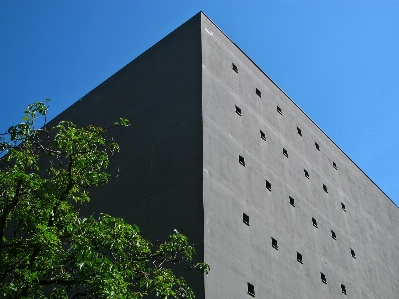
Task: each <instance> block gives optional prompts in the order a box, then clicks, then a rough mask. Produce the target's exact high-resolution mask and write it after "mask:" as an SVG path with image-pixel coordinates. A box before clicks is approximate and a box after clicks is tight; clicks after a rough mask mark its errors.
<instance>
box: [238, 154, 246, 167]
mask: <svg viewBox="0 0 399 299" xmlns="http://www.w3.org/2000/svg"><path fill="white" fill-rule="evenodd" d="M238 162H240V164H241V165H242V166H244V167H245V159H244V157H243V156H240V155H239V156H238Z"/></svg>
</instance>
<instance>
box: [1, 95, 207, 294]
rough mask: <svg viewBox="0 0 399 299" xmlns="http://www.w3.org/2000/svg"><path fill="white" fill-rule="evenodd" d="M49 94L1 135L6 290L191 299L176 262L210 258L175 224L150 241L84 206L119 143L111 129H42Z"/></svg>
mask: <svg viewBox="0 0 399 299" xmlns="http://www.w3.org/2000/svg"><path fill="white" fill-rule="evenodd" d="M46 102H47V101H46ZM46 102H45V103H41V102H40V103H34V104H31V105H29V106H28V108H27V109H26V111H25V115H24V117H23V119H22V123H20V124H18V125H15V126H12V127H10V128H9V129H8V131H7V132H6V133H5V134H2V135H0V157H1V156H2V158H0V159H1V161H0V234H1V235H0V297H2V298H97V299H100V298H143V297H145V296H146V295H148V294H149V293H150V292H155V293H156V294H157V295H158V296H160V297H163V298H181V297H187V298H193V297H194V294H193V292H192V290H191V289H190V288H189V287H188V286H187V284H186V282H185V280H184V279H183V278H179V277H176V276H175V274H174V273H173V272H172V270H171V268H170V267H171V265H172V264H178V265H180V266H182V267H184V268H186V269H191V270H196V271H199V272H200V273H207V272H208V270H209V266H208V265H207V264H204V263H197V264H194V263H193V262H192V258H193V254H194V248H193V247H192V246H190V245H189V244H188V240H187V238H186V237H185V236H184V235H182V234H181V233H179V232H177V231H174V232H173V233H172V234H171V235H170V236H169V238H168V239H167V240H166V241H165V242H163V243H160V244H158V245H157V246H153V245H152V244H151V243H150V242H148V241H147V240H145V239H144V238H143V237H142V236H141V235H140V230H139V228H138V227H137V226H135V225H130V224H128V223H126V222H125V221H124V220H122V219H119V218H115V217H112V216H110V215H107V214H101V215H100V216H99V217H94V216H91V217H88V218H84V217H82V216H81V215H80V212H79V211H80V210H79V208H80V206H81V205H82V204H85V203H87V202H89V201H90V197H89V194H88V192H87V188H89V187H94V186H98V185H103V184H106V183H107V182H108V180H109V179H110V174H109V173H107V172H106V168H107V166H108V163H109V155H112V154H115V153H117V152H118V151H119V147H118V144H117V143H116V142H115V141H114V140H112V138H111V139H110V138H108V137H107V136H106V134H105V133H106V132H107V131H109V130H110V129H112V128H100V127H96V126H92V125H91V126H88V127H87V128H78V127H77V126H76V125H74V124H73V123H72V122H69V121H61V122H60V123H59V124H57V125H55V126H54V127H53V128H51V129H48V128H47V126H46V124H45V125H44V126H43V127H41V128H35V122H36V120H37V118H38V117H42V116H45V115H46V114H47V110H48V106H47V104H46ZM127 125H128V121H127V120H126V119H120V120H119V121H118V122H116V123H115V124H114V126H113V127H117V126H127ZM39 160H40V163H39ZM43 165H47V166H45V167H43ZM39 167H40V169H39ZM43 168H44V169H43Z"/></svg>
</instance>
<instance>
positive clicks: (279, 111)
mask: <svg viewBox="0 0 399 299" xmlns="http://www.w3.org/2000/svg"><path fill="white" fill-rule="evenodd" d="M277 112H278V113H280V114H281V115H283V111H281V108H280V107H279V106H277Z"/></svg>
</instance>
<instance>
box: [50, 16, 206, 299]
mask: <svg viewBox="0 0 399 299" xmlns="http://www.w3.org/2000/svg"><path fill="white" fill-rule="evenodd" d="M200 32H201V26H200V15H199V14H198V15H196V16H194V17H193V18H192V19H190V20H189V21H187V22H186V23H185V24H183V25H182V26H181V27H179V28H178V29H176V30H175V31H173V32H172V33H171V34H169V35H168V36H167V37H165V38H164V39H162V40H161V41H160V42H158V43H157V44H156V45H154V46H153V47H151V48H150V49H149V50H147V51H146V52H144V53H143V54H142V55H141V56H139V57H138V58H136V59H135V60H133V61H132V62H131V63H129V64H128V65H127V66H125V67H124V68H123V69H122V70H120V71H119V72H117V73H116V74H115V75H113V76H112V77H110V78H109V79H108V80H106V81H105V82H104V83H102V84H101V85H99V86H98V87H97V88H95V89H94V90H92V91H91V92H90V93H88V94H87V95H86V96H84V97H83V98H82V99H81V100H79V101H78V102H77V103H75V104H74V105H72V106H71V107H70V108H69V109H67V110H66V111H65V112H63V113H62V114H60V115H59V116H58V117H57V118H56V119H54V120H53V121H52V123H56V122H58V121H59V120H64V119H67V120H71V121H74V122H76V123H77V124H79V125H84V126H86V125H88V124H93V125H99V126H111V125H112V123H113V122H114V121H115V120H117V119H119V118H120V117H124V118H128V119H129V120H130V122H131V126H130V127H128V128H120V129H119V128H118V129H116V130H113V131H111V132H110V134H112V135H113V136H114V137H115V138H117V141H118V143H119V145H120V147H121V152H120V153H118V154H117V155H115V156H113V157H112V158H111V162H110V171H111V172H112V173H114V174H116V172H117V168H118V167H119V169H120V175H119V177H118V178H115V179H112V180H111V181H110V183H109V184H107V185H106V186H103V187H99V188H94V189H92V190H90V195H91V199H92V201H91V203H90V204H88V205H87V207H86V209H85V212H86V213H88V214H91V213H96V214H98V213H101V212H102V213H107V214H111V215H113V216H117V217H122V218H124V219H125V220H126V221H127V222H129V223H132V224H133V223H134V224H137V225H138V226H139V227H140V229H141V231H142V234H143V236H144V237H145V238H147V239H149V240H151V241H152V242H153V243H156V241H157V240H160V241H162V240H165V239H166V238H167V237H168V236H169V234H170V233H171V232H172V231H173V230H174V229H177V230H179V231H182V232H183V233H184V234H185V235H186V236H187V237H188V238H189V241H190V243H194V244H195V248H196V250H197V254H196V257H195V259H196V260H197V261H201V260H203V205H202V119H201V111H202V110H201V109H202V106H201V105H202V103H201V76H202V73H201V35H200ZM178 273H180V272H178ZM180 274H181V275H183V274H184V276H185V277H187V278H186V280H187V281H188V282H189V285H191V286H192V287H193V288H194V292H195V293H196V294H197V298H202V297H203V296H204V295H203V293H204V290H203V278H202V277H201V275H199V274H194V273H187V272H181V273H180Z"/></svg>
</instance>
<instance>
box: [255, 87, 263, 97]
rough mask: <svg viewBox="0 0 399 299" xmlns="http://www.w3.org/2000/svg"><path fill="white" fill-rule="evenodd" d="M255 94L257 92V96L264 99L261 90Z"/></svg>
mask: <svg viewBox="0 0 399 299" xmlns="http://www.w3.org/2000/svg"><path fill="white" fill-rule="evenodd" d="M255 92H256V94H257V95H258V97H260V98H261V97H262V93H261V92H260V90H259V89H256V90H255Z"/></svg>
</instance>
